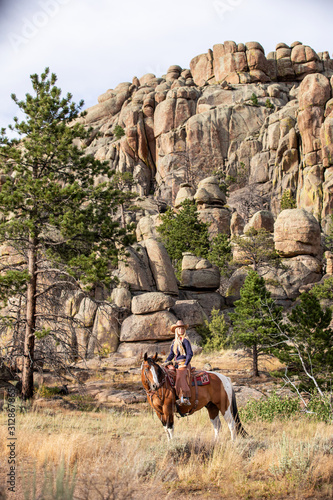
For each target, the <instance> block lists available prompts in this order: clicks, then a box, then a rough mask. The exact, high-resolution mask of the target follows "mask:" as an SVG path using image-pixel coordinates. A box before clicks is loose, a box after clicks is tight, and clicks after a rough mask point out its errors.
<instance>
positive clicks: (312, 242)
mask: <svg viewBox="0 0 333 500" xmlns="http://www.w3.org/2000/svg"><path fill="white" fill-rule="evenodd" d="M274 242H275V248H276V250H277V251H278V252H279V253H280V254H281V255H283V256H285V257H294V256H296V255H313V256H316V255H318V254H319V253H320V248H321V239H320V226H319V223H318V221H317V219H316V218H315V217H314V216H313V215H312V214H310V213H309V212H307V211H306V210H304V209H303V208H301V209H298V208H294V209H288V210H283V211H282V212H281V213H280V214H279V216H278V217H277V219H276V222H275V225H274Z"/></svg>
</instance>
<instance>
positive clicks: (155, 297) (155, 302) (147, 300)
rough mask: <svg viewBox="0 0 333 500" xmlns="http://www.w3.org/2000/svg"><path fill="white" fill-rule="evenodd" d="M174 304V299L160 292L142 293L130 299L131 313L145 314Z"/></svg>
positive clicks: (162, 309)
mask: <svg viewBox="0 0 333 500" xmlns="http://www.w3.org/2000/svg"><path fill="white" fill-rule="evenodd" d="M174 304H175V299H173V298H172V297H170V295H165V294H164V293H161V292H151V293H143V294H142V295H137V296H135V297H133V299H132V313H133V314H147V313H153V312H157V311H164V310H166V309H169V308H170V307H172V306H173V305H174Z"/></svg>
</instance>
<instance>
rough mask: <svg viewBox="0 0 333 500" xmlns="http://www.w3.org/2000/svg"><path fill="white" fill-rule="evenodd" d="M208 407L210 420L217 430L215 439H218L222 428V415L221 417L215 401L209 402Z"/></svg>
mask: <svg viewBox="0 0 333 500" xmlns="http://www.w3.org/2000/svg"><path fill="white" fill-rule="evenodd" d="M206 408H207V410H208V413H209V418H210V421H211V423H212V424H213V427H214V431H215V439H217V436H218V434H219V432H220V429H221V421H220V417H219V409H218V407H217V406H216V405H214V403H211V402H210V403H208V404H207V405H206Z"/></svg>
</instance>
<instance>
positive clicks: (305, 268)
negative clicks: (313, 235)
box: [264, 255, 322, 300]
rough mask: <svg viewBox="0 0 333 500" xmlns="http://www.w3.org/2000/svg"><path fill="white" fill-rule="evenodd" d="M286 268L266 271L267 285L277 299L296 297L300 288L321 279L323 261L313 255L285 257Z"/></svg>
mask: <svg viewBox="0 0 333 500" xmlns="http://www.w3.org/2000/svg"><path fill="white" fill-rule="evenodd" d="M282 263H283V265H284V268H282V269H278V270H271V271H270V272H268V273H267V272H266V273H265V275H264V278H265V280H266V287H267V289H268V290H269V291H270V292H271V294H272V297H273V298H274V299H276V300H285V299H295V298H297V297H298V296H299V294H300V288H301V287H303V286H305V285H308V284H309V283H316V282H317V281H320V279H321V277H322V274H321V270H322V262H321V260H319V259H316V258H315V257H312V256H311V255H298V256H297V257H292V258H290V259H283V261H282Z"/></svg>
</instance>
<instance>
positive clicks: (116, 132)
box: [114, 125, 125, 140]
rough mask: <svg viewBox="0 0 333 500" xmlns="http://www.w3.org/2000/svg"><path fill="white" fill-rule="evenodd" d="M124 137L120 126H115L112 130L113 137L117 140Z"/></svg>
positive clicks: (123, 131)
mask: <svg viewBox="0 0 333 500" xmlns="http://www.w3.org/2000/svg"><path fill="white" fill-rule="evenodd" d="M124 135H125V130H124V129H123V127H121V126H120V125H116V126H115V128H114V136H115V138H116V139H117V140H119V139H121V138H122V137H123V136H124Z"/></svg>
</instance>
